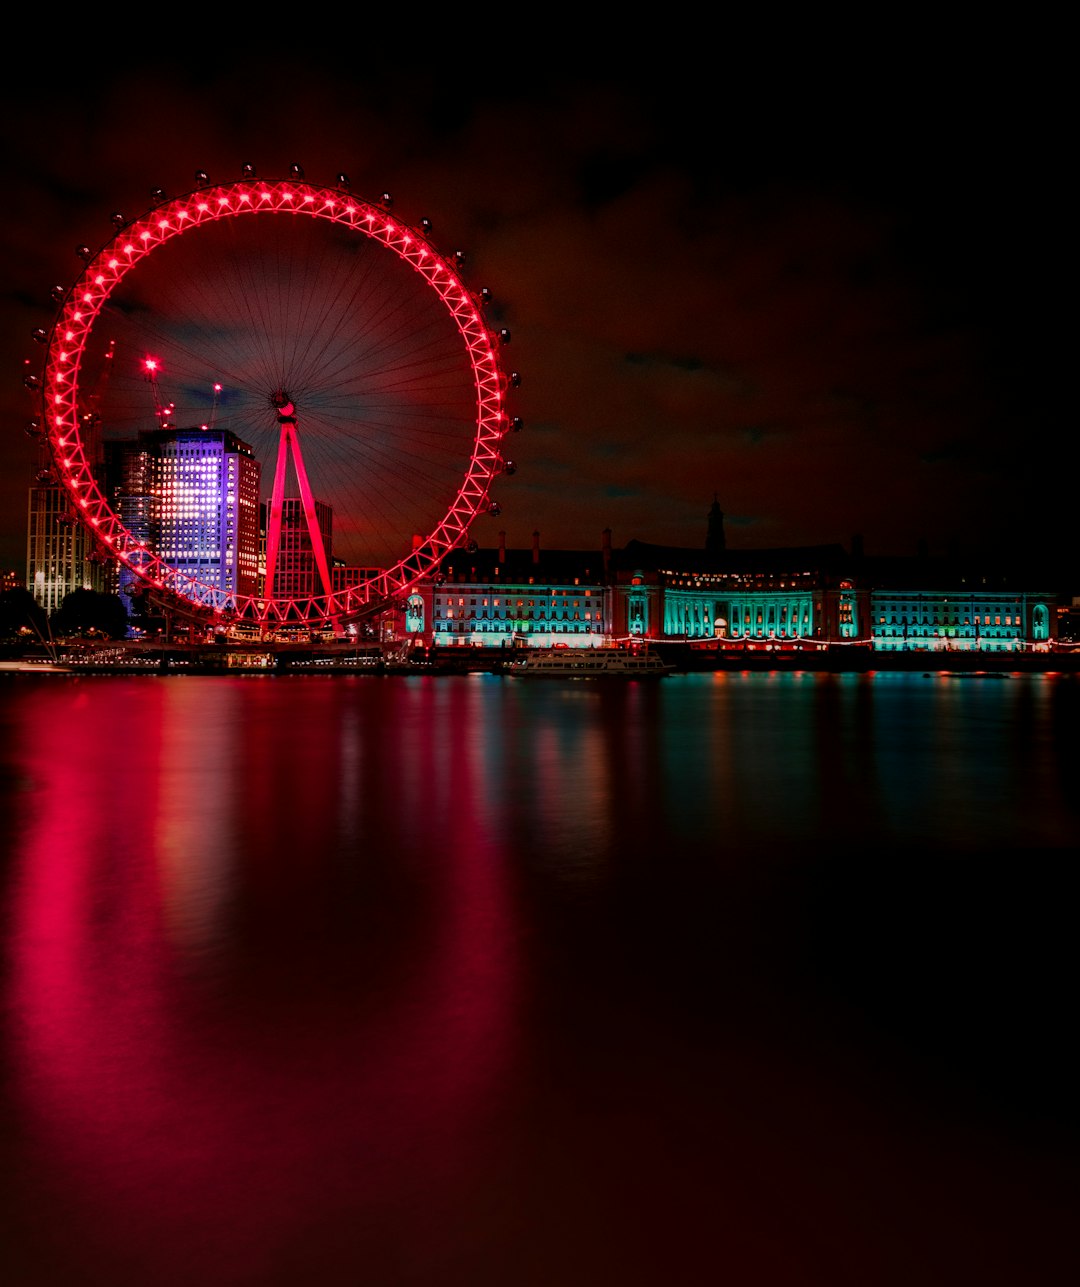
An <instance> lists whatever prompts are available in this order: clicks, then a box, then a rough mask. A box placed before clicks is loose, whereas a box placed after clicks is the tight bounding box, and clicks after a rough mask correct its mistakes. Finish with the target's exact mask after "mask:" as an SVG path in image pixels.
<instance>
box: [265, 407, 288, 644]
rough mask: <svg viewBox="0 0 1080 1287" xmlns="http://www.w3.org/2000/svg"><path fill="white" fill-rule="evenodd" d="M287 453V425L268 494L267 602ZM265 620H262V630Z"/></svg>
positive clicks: (274, 567)
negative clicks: (270, 491)
mask: <svg viewBox="0 0 1080 1287" xmlns="http://www.w3.org/2000/svg"><path fill="white" fill-rule="evenodd" d="M288 454H289V435H288V425H284V424H283V425H282V426H281V438H280V439H279V441H278V454H277V466H276V467H275V469H274V490H273V492H272V493H271V495H270V521H269V523H268V524H267V530H266V578H265V581H264V584H263V597H264V598H265V599H266V600H267V601H268V602H269V601H270V600H271V599H273V597H274V574H275V572H276V570H277V560H278V549H279V548H280V546H281V506H282V502H283V501H284V499H285V464H286V460H287V459H288ZM265 630H266V622H265V620H264V621H263V632H264V633H265Z"/></svg>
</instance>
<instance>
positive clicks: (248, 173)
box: [240, 161, 255, 179]
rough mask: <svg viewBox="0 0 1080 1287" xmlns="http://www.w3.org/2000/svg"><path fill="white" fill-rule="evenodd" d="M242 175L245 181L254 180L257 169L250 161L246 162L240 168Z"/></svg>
mask: <svg viewBox="0 0 1080 1287" xmlns="http://www.w3.org/2000/svg"><path fill="white" fill-rule="evenodd" d="M240 174H241V175H242V176H243V178H245V179H254V177H255V167H254V166H253V165H252V164H251V162H250V161H245V162H244V164H243V165H242V166H241V167H240Z"/></svg>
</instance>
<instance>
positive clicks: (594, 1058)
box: [0, 674, 1080, 1287]
mask: <svg viewBox="0 0 1080 1287" xmlns="http://www.w3.org/2000/svg"><path fill="white" fill-rule="evenodd" d="M1078 717H1080V685H1078V683H1077V681H1076V680H1075V679H1072V680H1071V679H1067V678H1061V677H1054V676H1046V677H1030V676H1029V677H1020V676H1011V677H1007V678H990V679H982V680H977V679H957V678H947V677H929V676H926V677H924V676H921V675H887V674H878V675H871V676H861V677H860V676H828V677H827V676H812V675H778V676H769V675H715V676H714V675H695V676H676V677H671V678H668V679H665V680H664V681H662V682H660V683H653V684H639V683H627V684H605V683H598V684H589V683H566V684H562V683H560V682H558V681H548V682H533V683H529V682H528V681H526V680H521V679H511V678H499V677H492V676H473V677H445V678H433V677H423V678H415V679H413V678H391V677H386V678H376V677H372V676H357V677H340V678H339V677H318V678H269V677H266V678H225V677H222V678H195V677H191V676H183V677H167V678H153V679H148V678H136V679H131V680H127V679H112V678H92V677H90V678H79V679H68V678H63V677H59V676H40V677H38V676H31V677H21V676H10V675H9V676H2V677H0V823H2V840H0V846H2V848H0V853H2V863H0V914H2V921H0V934H2V940H0V941H2V948H3V974H2V977H0V982H2V987H3V991H2V1008H0V1015H2V1025H3V1027H2V1037H3V1046H2V1054H0V1240H2V1241H0V1264H2V1265H3V1266H5V1268H4V1271H3V1274H4V1277H3V1280H4V1281H5V1282H9V1283H12V1284H18V1285H19V1287H22V1285H23V1284H25V1285H27V1287H39V1285H45V1284H49V1285H51V1284H68V1283H72V1284H74V1283H80V1284H110V1287H188V1285H189V1284H206V1285H207V1287H224V1285H226V1284H229V1285H231V1284H238V1285H240V1284H243V1285H247V1284H251V1285H252V1287H255V1285H259V1287H261V1285H263V1284H265V1285H266V1287H291V1285H292V1284H309V1283H310V1284H328V1285H333V1287H337V1285H338V1284H342V1285H343V1287H344V1285H348V1287H354V1285H360V1284H373V1285H375V1287H382V1285H383V1284H386V1285H387V1287H393V1285H395V1284H433V1285H434V1284H437V1285H438V1287H458V1285H461V1287H466V1285H468V1287H489V1285H492V1287H494V1285H499V1287H503V1285H506V1287H608V1285H609V1284H610V1285H612V1287H622V1285H623V1284H625V1285H626V1287H641V1285H649V1287H652V1285H653V1284H656V1285H657V1287H669V1285H673V1287H676V1285H687V1287H696V1285H697V1284H713V1283H732V1284H774V1283H775V1284H783V1285H784V1287H787V1285H788V1284H815V1285H816V1284H822V1285H825V1287H841V1285H844V1284H851V1287H867V1285H869V1284H889V1285H892V1284H895V1285H896V1287H909V1285H910V1284H915V1283H918V1284H927V1283H931V1284H939V1283H940V1284H949V1285H950V1287H952V1285H954V1284H963V1283H980V1284H1028V1283H1041V1282H1058V1281H1067V1280H1069V1279H1070V1278H1071V1276H1072V1271H1071V1270H1069V1266H1070V1265H1071V1266H1072V1269H1073V1270H1075V1267H1076V1255H1075V1250H1074V1245H1073V1241H1074V1240H1073V1239H1072V1237H1071V1236H1068V1235H1069V1229H1070V1223H1071V1220H1072V1218H1073V1217H1074V1215H1075V1209H1076V1206H1075V1203H1076V1199H1077V1196H1078V1193H1077V1187H1076V1179H1077V1172H1076V1168H1075V1145H1076V1131H1075V1118H1074V1112H1073V1108H1074V1098H1075V1084H1076V1082H1075V1078H1076V1073H1077V1071H1078V1070H1077V1067H1076V1062H1075V1059H1074V1056H1073V1055H1072V1045H1071V1040H1070V1037H1071V1035H1072V1029H1073V1028H1074V1026H1075V1018H1076V1005H1075V983H1076V970H1075V948H1074V943H1075V935H1076V931H1075V917H1076V906H1077V902H1076V895H1077V892H1078V881H1077V878H1076V861H1077V854H1078V852H1080V791H1078V782H1080V745H1078V740H1077V735H1078V729H1080V719H1078Z"/></svg>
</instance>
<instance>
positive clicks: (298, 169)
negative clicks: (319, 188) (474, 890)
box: [289, 161, 304, 179]
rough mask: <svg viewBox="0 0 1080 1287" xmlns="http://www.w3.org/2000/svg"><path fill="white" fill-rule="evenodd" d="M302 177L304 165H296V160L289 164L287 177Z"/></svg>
mask: <svg viewBox="0 0 1080 1287" xmlns="http://www.w3.org/2000/svg"><path fill="white" fill-rule="evenodd" d="M303 177H304V167H303V166H302V165H297V164H296V162H295V161H294V162H293V164H292V165H290V166H289V178H290V179H302V178H303Z"/></svg>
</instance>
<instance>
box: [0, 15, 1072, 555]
mask: <svg viewBox="0 0 1080 1287" xmlns="http://www.w3.org/2000/svg"><path fill="white" fill-rule="evenodd" d="M931 47H932V49H933V52H930V51H929V50H930V48H931ZM840 48H841V46H840V45H837V44H834V40H833V37H832V36H831V35H830V34H829V33H825V32H816V33H811V34H810V36H809V37H808V43H807V44H805V45H802V46H800V47H799V48H795V47H788V48H786V49H783V50H780V49H777V48H776V45H775V36H769V35H768V34H767V33H763V32H761V31H758V32H754V33H749V32H739V33H736V32H732V33H731V39H730V40H729V41H727V42H724V41H721V42H719V43H715V42H714V43H710V44H709V46H708V48H707V49H706V48H704V47H703V46H702V45H701V43H700V42H699V41H698V40H697V39H696V38H695V36H694V35H693V33H690V32H687V31H685V30H678V31H669V30H668V29H667V28H666V27H665V25H664V24H660V27H659V29H658V31H657V33H656V36H655V39H652V38H650V37H648V36H647V35H644V34H643V36H642V37H641V38H640V39H637V40H633V41H631V43H630V44H628V45H627V46H626V47H625V53H624V55H623V59H622V61H621V62H620V63H618V65H616V60H615V57H614V55H613V52H612V50H611V49H608V50H598V49H597V48H595V47H593V48H587V47H584V46H582V47H580V48H577V49H576V51H575V52H571V53H567V51H566V50H563V49H561V48H560V47H559V46H558V45H557V44H555V43H554V42H553V41H550V40H549V41H540V42H539V43H538V44H536V45H534V46H532V47H531V53H532V56H531V58H530V60H529V61H530V65H531V66H532V67H534V68H538V69H539V70H534V71H533V72H532V73H531V74H526V73H525V72H524V70H523V69H521V68H515V67H514V66H513V61H512V59H513V51H512V50H509V51H508V50H507V48H506V47H505V42H503V44H502V45H501V46H500V53H499V56H498V57H491V56H490V55H491V53H492V50H488V49H484V48H480V49H476V48H474V47H473V46H469V48H468V50H467V51H465V50H462V51H459V50H457V49H454V50H452V51H450V52H448V53H447V52H445V51H446V44H445V41H444V40H442V39H440V41H439V42H438V49H439V52H440V53H441V54H443V57H442V58H441V59H439V58H436V57H424V58H423V61H422V62H421V63H414V64H410V63H409V62H407V61H406V60H405V59H404V58H403V56H402V53H401V51H400V50H396V51H394V56H393V57H384V58H383V59H381V60H380V58H379V57H377V56H376V55H377V54H378V52H379V51H378V50H377V49H375V48H372V47H371V46H370V45H364V46H363V47H361V46H360V45H355V44H350V42H349V41H348V39H347V38H343V40H342V41H341V42H340V47H337V48H334V49H326V50H320V51H317V53H314V54H312V55H311V56H305V55H304V54H302V53H301V54H296V53H292V52H291V51H290V53H291V56H290V57H288V58H285V57H284V56H283V54H282V53H281V51H277V54H276V55H275V54H273V53H268V49H267V47H266V46H264V47H262V48H256V49H253V50H251V51H250V53H249V54H247V55H246V56H244V57H241V58H239V59H238V58H236V57H229V58H227V59H226V58H223V57H221V56H220V55H215V54H213V53H209V52H208V51H207V50H206V49H202V48H199V47H197V46H194V45H191V44H190V43H189V44H187V45H184V44H181V45H180V46H178V47H177V48H176V49H175V50H174V51H173V52H171V53H167V54H157V55H156V56H154V57H152V58H146V57H145V56H144V57H140V58H138V59H134V58H133V59H131V60H130V62H125V61H124V60H123V59H121V58H119V57H118V58H117V60H116V62H115V64H109V63H108V62H107V61H106V62H105V63H104V64H103V63H100V62H99V63H98V65H97V66H96V68H95V72H94V74H93V75H89V74H88V73H87V71H86V68H85V64H80V65H79V68H78V72H79V74H75V72H76V68H75V67H74V66H67V67H61V68H58V69H56V70H55V71H54V74H53V75H52V76H50V78H49V84H48V93H45V94H40V95H37V96H35V97H34V100H33V102H31V101H29V100H27V101H25V102H23V101H20V99H19V95H18V94H17V93H14V94H13V96H12V99H13V101H12V105H11V108H12V110H11V111H10V112H9V113H8V117H7V121H6V123H5V126H4V143H5V149H6V152H7V155H8V157H9V179H8V184H7V195H6V204H5V211H4V222H5V238H4V244H5V247H6V250H7V256H8V261H9V262H8V264H7V271H6V272H5V289H4V297H3V301H2V305H3V333H4V335H5V356H6V362H5V366H6V369H7V370H8V372H9V377H8V380H7V382H6V384H5V386H4V391H3V406H4V412H5V422H6V423H7V424H8V426H9V428H8V431H7V433H6V436H5V441H4V447H3V462H4V468H3V480H4V481H3V495H2V497H0V503H2V512H3V514H4V515H5V519H4V523H3V547H2V551H3V560H4V562H5V563H10V564H12V565H14V566H16V567H19V566H21V565H22V562H23V559H24V539H25V538H24V533H23V526H24V522H25V518H24V516H25V496H26V485H27V482H28V478H29V473H30V470H31V466H32V450H31V445H30V443H29V441H28V440H27V439H25V438H24V437H23V435H22V434H21V432H20V427H21V425H22V423H23V421H24V420H25V419H26V417H27V415H28V414H29V411H30V408H29V406H28V405H27V399H26V398H25V397H24V396H23V391H22V389H21V387H20V379H21V372H22V367H21V365H20V364H21V362H22V361H23V360H24V358H26V357H30V358H34V357H35V356H36V355H35V353H34V352H33V349H32V346H31V345H30V344H29V343H28V342H27V341H26V339H25V338H24V337H25V336H27V335H28V333H29V331H30V330H31V329H32V328H33V327H34V326H38V325H47V324H48V318H49V316H50V309H49V307H48V303H47V300H48V290H49V287H50V286H51V285H53V283H54V282H62V283H66V282H68V281H70V280H71V278H72V277H73V275H74V271H75V264H74V261H73V256H72V251H73V248H74V246H75V245H76V244H77V243H78V242H80V241H84V240H85V241H88V242H91V243H94V242H95V241H96V242H100V241H102V240H103V239H104V238H105V236H106V235H107V232H108V218H109V214H110V212H111V211H112V210H113V209H117V208H119V209H121V210H125V211H127V212H129V213H135V212H136V211H137V210H139V209H140V208H141V207H143V206H145V204H146V202H147V196H148V193H149V190H150V189H151V188H152V187H154V186H155V185H157V184H161V185H162V186H164V187H166V188H167V189H168V190H170V191H178V190H182V188H183V187H184V186H186V185H187V184H189V183H190V180H191V175H192V173H193V171H194V170H195V169H196V168H197V167H200V166H204V167H206V168H207V169H208V170H210V171H211V173H212V174H215V175H221V176H231V175H233V174H235V173H237V171H238V167H239V164H240V162H241V161H242V160H246V159H252V160H254V161H256V162H257V163H258V164H259V166H260V168H261V170H262V171H263V172H265V173H271V172H273V171H275V170H279V171H280V170H282V169H283V168H284V167H285V166H286V165H288V164H289V163H290V162H292V161H293V160H299V161H301V162H302V163H303V164H304V165H305V167H306V170H307V173H308V176H309V177H311V178H313V179H316V180H320V179H321V180H325V181H329V180H331V179H332V177H333V176H334V175H335V174H336V173H337V172H338V171H339V170H342V169H343V170H345V171H347V172H348V173H349V174H350V175H351V176H352V179H353V183H354V187H355V188H356V190H357V191H359V192H361V193H363V194H364V195H370V194H376V193H378V192H381V191H383V190H389V191H392V192H393V193H394V195H395V199H396V202H397V208H398V209H399V210H400V212H401V215H402V217H403V218H406V219H408V220H412V221H415V220H418V219H419V218H420V217H421V216H428V217H430V218H432V219H433V221H434V224H435V234H434V235H435V238H436V240H437V241H438V243H439V244H440V245H441V246H443V247H444V248H446V249H448V250H449V249H453V248H457V247H459V246H460V247H461V248H463V249H466V250H467V251H468V255H469V258H468V261H467V263H468V271H467V275H468V276H469V278H470V280H471V281H472V282H474V284H476V285H477V286H479V285H487V286H489V287H491V289H492V290H493V292H494V297H495V304H494V310H495V311H494V314H493V316H494V317H495V318H497V320H498V324H500V325H508V326H509V327H510V328H511V330H512V332H513V337H514V338H513V343H512V346H511V349H510V350H509V351H508V353H509V358H510V361H511V364H512V365H514V366H515V367H519V368H520V369H521V370H522V371H523V373H524V375H525V383H524V386H523V388H522V391H521V397H520V410H521V413H522V415H523V416H524V417H525V420H526V426H527V427H526V430H525V432H524V433H523V434H522V435H521V437H520V438H519V439H516V440H514V441H513V443H512V452H513V456H514V458H515V460H516V462H517V464H518V466H519V469H518V473H517V475H516V476H515V478H514V479H512V480H507V481H506V482H505V484H503V485H501V486H500V489H499V492H500V495H499V499H500V501H501V503H502V506H503V519H502V522H503V523H504V524H505V526H506V528H507V530H508V533H509V536H510V540H511V542H512V543H514V542H516V543H518V544H522V543H527V540H528V536H529V534H530V533H531V531H532V530H533V529H534V528H540V529H541V530H542V531H543V532H544V534H545V543H546V544H548V545H556V544H566V545H577V544H591V543H594V542H595V541H596V539H597V534H598V533H599V531H601V530H602V529H603V528H604V527H608V526H610V527H612V528H613V529H614V532H615V539H616V541H618V542H621V541H624V540H628V539H630V538H631V537H635V536H636V537H640V538H642V539H652V540H657V541H676V542H680V543H686V544H700V543H701V542H702V541H703V539H704V531H705V517H706V514H707V510H708V506H709V504H710V503H711V501H712V496H713V493H714V492H715V493H716V494H717V495H718V497H719V499H720V503H721V505H722V507H723V508H724V509H725V511H726V512H727V513H728V514H729V515H742V516H744V517H743V518H742V519H740V518H737V517H729V520H728V521H729V524H730V526H731V527H732V528H733V529H734V530H735V533H736V536H735V538H733V539H740V536H741V533H742V531H744V530H745V531H746V532H747V535H748V542H749V536H750V535H751V534H752V537H753V540H752V542H749V543H753V544H762V543H776V544H798V543H821V542H828V541H834V540H840V541H845V542H846V541H847V540H849V539H850V537H851V535H852V534H853V533H854V532H862V533H863V534H864V535H865V538H866V542H867V548H868V549H869V550H872V551H881V552H902V551H906V550H910V549H913V548H914V547H915V544H916V542H917V541H918V540H920V539H926V540H928V541H929V542H930V544H931V547H937V548H945V547H946V546H950V545H956V544H960V545H964V546H969V547H970V546H979V545H986V546H995V545H1001V544H1002V543H1004V542H1006V541H1017V540H1022V541H1026V540H1029V539H1030V540H1046V539H1047V538H1048V535H1049V536H1050V537H1053V536H1054V535H1055V534H1057V533H1060V532H1061V531H1063V530H1064V527H1063V523H1061V522H1059V519H1058V518H1057V515H1056V510H1054V509H1053V507H1051V506H1050V505H1049V503H1048V498H1049V494H1050V489H1051V488H1053V487H1054V485H1055V480H1054V477H1053V474H1054V472H1055V461H1054V458H1053V453H1052V452H1050V453H1047V452H1039V451H1038V450H1037V447H1036V443H1037V441H1038V439H1037V436H1036V437H1035V438H1034V439H1033V430H1035V429H1036V428H1038V429H1039V430H1042V431H1043V432H1045V431H1046V428H1047V427H1048V420H1049V417H1050V416H1051V415H1052V414H1054V412H1056V408H1054V409H1053V411H1051V408H1052V407H1053V402H1054V393H1055V382H1056V381H1057V380H1058V379H1059V377H1058V375H1057V370H1056V368H1055V366H1054V364H1053V362H1052V361H1050V360H1048V357H1046V356H1044V345H1048V339H1049V337H1048V332H1049V330H1050V327H1049V323H1048V321H1047V316H1046V311H1045V309H1044V307H1043V295H1044V292H1045V289H1046V286H1047V281H1048V272H1047V268H1048V264H1049V263H1050V262H1051V261H1052V260H1053V259H1054V257H1055V256H1057V255H1058V254H1059V251H1060V244H1063V243H1059V242H1058V241H1057V234H1056V232H1055V221H1056V218H1057V217H1058V216H1056V215H1055V214H1053V213H1052V212H1051V209H1050V207H1049V205H1048V204H1047V203H1048V202H1050V201H1052V200H1053V198H1054V196H1055V195H1056V194H1055V193H1054V190H1053V185H1054V182H1055V178H1054V175H1053V174H1052V173H1047V172H1045V171H1044V170H1042V169H1040V166H1039V164H1038V159H1037V156H1036V155H1035V154H1034V153H1035V152H1040V151H1041V150H1042V143H1041V141H1040V140H1041V139H1042V138H1043V137H1044V136H1043V135H1040V136H1039V138H1038V139H1033V137H1032V135H1031V133H1030V131H1026V130H1025V129H1024V122H1025V120H1030V119H1031V118H1032V115H1033V114H1036V115H1041V110H1040V109H1039V107H1038V105H1037V104H1036V103H1033V102H1032V101H1031V100H1030V99H1028V100H1022V99H1020V97H1019V96H1018V95H1015V94H1011V93H1010V92H1009V91H1008V89H1007V87H1003V86H1001V85H996V84H995V83H994V78H993V76H992V75H991V74H990V73H989V71H987V72H985V73H984V72H982V71H979V70H974V71H973V70H972V63H971V61H970V60H968V61H966V62H956V63H952V62H950V57H949V49H948V41H947V40H942V39H938V40H935V41H933V42H928V49H921V48H918V47H917V46H915V47H911V46H909V47H908V48H905V49H901V48H900V47H899V46H898V45H891V46H890V48H891V49H892V51H893V52H892V58H891V60H890V61H889V62H888V64H887V65H886V63H884V62H882V61H880V59H883V58H884V52H883V51H881V46H880V42H870V43H868V44H866V45H864V46H863V47H861V51H860V52H859V53H858V54H857V56H856V57H854V58H852V57H851V56H849V55H847V54H845V55H844V56H842V57H841V56H840V54H839V52H838V51H839V50H840ZM843 48H844V49H848V48H850V45H848V44H845V45H844V46H843ZM879 51H881V52H879ZM385 52H386V51H383V53H384V54H385ZM984 52H985V51H984ZM466 53H467V54H468V56H467V57H465V58H464V61H463V55H465V54H466ZM507 58H510V60H511V61H510V64H509V66H508V63H507ZM106 59H107V56H106ZM875 59H878V60H879V61H875ZM984 64H985V59H984V62H983V63H980V64H978V66H983V65H984ZM1046 352H1047V353H1048V352H1049V348H1048V347H1047V349H1046ZM1048 524H1049V527H1048Z"/></svg>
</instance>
